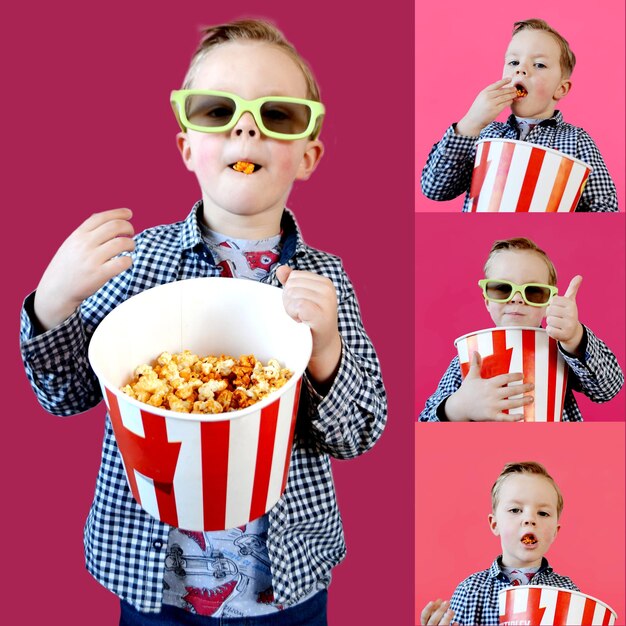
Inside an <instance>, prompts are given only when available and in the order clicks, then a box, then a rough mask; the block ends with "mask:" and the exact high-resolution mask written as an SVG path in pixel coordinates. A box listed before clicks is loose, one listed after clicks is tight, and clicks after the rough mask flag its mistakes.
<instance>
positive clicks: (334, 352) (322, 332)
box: [276, 265, 341, 383]
mask: <svg viewBox="0 0 626 626" xmlns="http://www.w3.org/2000/svg"><path fill="white" fill-rule="evenodd" d="M276 277H277V278H278V280H279V281H280V282H281V284H282V285H283V304H284V305H285V310H286V311H287V313H288V315H289V316H290V317H292V318H293V319H294V320H296V322H302V323H304V324H306V325H307V326H309V327H310V328H311V335H312V337H313V351H312V353H311V360H310V361H309V365H308V370H309V374H310V375H311V376H312V377H313V379H314V380H315V381H316V382H318V383H329V382H331V381H332V379H333V377H334V375H335V373H336V372H337V367H338V366H339V361H340V359H341V335H340V334H339V329H338V327H337V294H336V293H335V286H334V285H333V283H332V282H331V281H330V280H329V279H328V278H326V277H324V276H319V275H317V274H314V273H313V272H304V271H300V270H293V269H291V268H290V267H287V266H286V265H281V266H280V267H279V268H278V269H277V270H276Z"/></svg>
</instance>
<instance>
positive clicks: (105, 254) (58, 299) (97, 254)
mask: <svg viewBox="0 0 626 626" xmlns="http://www.w3.org/2000/svg"><path fill="white" fill-rule="evenodd" d="M132 215H133V214H132V212H131V211H130V209H112V210H110V211H104V212H102V213H94V214H93V215H92V216H91V217H90V218H88V219H87V220H85V221H84V222H83V223H82V224H81V225H80V226H79V227H78V228H77V229H76V230H75V231H74V232H73V233H72V234H71V235H70V236H69V237H68V238H67V239H66V240H65V241H64V242H63V243H62V244H61V247H60V248H59V249H58V251H57V253H56V254H55V255H54V257H53V258H52V261H50V264H49V265H48V267H47V268H46V271H45V272H44V273H43V276H42V277H41V280H40V282H39V286H38V287H37V291H36V293H35V302H34V309H35V315H36V316H37V320H38V321H39V324H40V325H41V326H42V328H43V329H44V330H49V329H50V328H54V327H55V326H58V325H59V324H61V323H62V322H63V321H65V320H66V319H67V318H68V317H69V316H70V315H71V314H72V313H73V312H74V311H75V310H76V308H77V307H78V306H80V303H81V302H82V301H83V300H85V298H88V297H89V296H91V295H92V294H94V293H95V292H96V291H98V289H100V287H102V285H104V284H105V283H106V282H107V281H108V280H109V279H110V278H113V276H116V275H117V274H120V273H121V272H123V271H124V270H127V269H128V268H129V267H130V266H131V265H132V260H131V258H130V257H128V256H124V257H117V255H118V254H120V253H121V252H130V251H132V250H134V248H135V242H134V241H133V240H132V239H131V237H132V236H133V234H134V231H133V227H132V225H131V223H130V222H129V221H128V220H130V218H131V217H132ZM114 257H117V258H114Z"/></svg>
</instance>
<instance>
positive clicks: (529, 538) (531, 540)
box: [521, 533, 538, 546]
mask: <svg viewBox="0 0 626 626" xmlns="http://www.w3.org/2000/svg"><path fill="white" fill-rule="evenodd" d="M521 542H522V543H523V544H525V545H527V546H534V545H535V544H536V543H537V542H538V539H537V537H535V535H533V534H532V533H526V534H525V535H524V536H523V537H522V539H521Z"/></svg>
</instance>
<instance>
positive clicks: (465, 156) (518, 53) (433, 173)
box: [421, 19, 618, 211]
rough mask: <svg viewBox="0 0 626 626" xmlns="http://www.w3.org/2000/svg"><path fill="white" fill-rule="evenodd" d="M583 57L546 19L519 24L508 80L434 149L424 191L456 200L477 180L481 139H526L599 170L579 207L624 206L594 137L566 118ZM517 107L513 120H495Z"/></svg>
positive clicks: (488, 90)
mask: <svg viewBox="0 0 626 626" xmlns="http://www.w3.org/2000/svg"><path fill="white" fill-rule="evenodd" d="M575 63H576V58H575V56H574V53H573V52H572V51H571V50H570V47H569V45H568V43H567V41H566V40H565V39H564V38H563V37H562V36H561V35H559V33H557V32H556V31H555V30H554V29H553V28H551V27H550V26H549V25H548V24H547V23H546V22H544V21H543V20H535V19H533V20H525V21H523V22H516V23H515V25H514V28H513V37H512V39H511V42H510V43H509V46H508V48H507V51H506V55H505V63H504V70H503V73H502V79H501V80H498V81H497V82H495V83H493V84H491V85H488V86H487V87H485V89H483V90H482V91H481V92H480V93H479V94H478V96H477V97H476V100H474V103H473V104H472V106H471V107H470V109H469V110H468V112H467V113H466V114H465V116H464V117H463V118H461V120H460V121H459V122H458V123H456V124H452V126H450V127H449V128H448V130H446V132H445V134H444V136H443V138H442V139H441V141H440V142H439V143H437V144H435V146H434V147H433V149H432V150H431V152H430V155H429V156H428V160H427V162H426V166H425V167H424V170H423V172H422V179H421V185H422V191H423V193H424V195H425V196H426V197H427V198H430V199H431V200H452V199H453V198H456V197H457V196H459V195H460V194H462V193H466V196H465V202H464V204H463V211H469V210H470V207H471V203H472V199H471V198H470V195H469V192H470V184H471V179H472V171H473V168H474V158H475V155H476V142H477V141H478V140H479V139H484V138H494V137H499V138H507V139H520V140H523V141H528V142H530V143H534V144H537V145H541V146H545V147H547V148H553V149H555V150H559V151H561V152H564V153H565V154H568V155H570V156H573V157H576V158H578V159H580V160H581V161H584V162H585V163H587V165H590V166H591V167H592V168H593V171H592V172H591V174H590V176H589V179H588V181H587V185H586V187H585V190H584V193H583V194H582V196H581V198H580V202H579V204H578V206H577V207H576V210H577V211H617V210H618V208H617V195H616V189H615V185H614V184H613V180H612V179H611V176H610V175H609V173H608V171H607V168H606V165H605V164H604V161H603V159H602V155H601V154H600V152H599V151H598V148H597V147H596V145H595V143H594V142H593V140H592V139H591V137H589V135H588V134H587V133H586V132H585V131H584V130H583V129H582V128H578V127H576V126H572V125H571V124H567V123H565V122H564V121H563V116H562V115H561V112H560V111H558V110H555V107H556V106H557V103H558V102H559V100H561V98H564V97H565V96H566V95H567V94H568V93H569V90H570V88H571V85H572V83H571V80H570V76H571V74H572V70H573V69H574V65H575ZM507 107H511V111H512V114H511V115H510V116H509V118H508V120H507V121H506V123H501V122H496V121H494V120H495V119H496V118H497V117H498V115H500V113H501V112H502V111H503V110H504V109H506V108H507Z"/></svg>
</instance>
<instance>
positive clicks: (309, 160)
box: [296, 139, 324, 180]
mask: <svg viewBox="0 0 626 626" xmlns="http://www.w3.org/2000/svg"><path fill="white" fill-rule="evenodd" d="M323 154H324V144H323V143H322V142H321V141H320V140H319V139H314V140H311V141H309V142H308V143H307V145H306V148H305V151H304V154H303V155H302V160H301V161H300V165H299V166H298V171H297V172H296V180H308V179H309V178H310V177H311V174H313V172H314V171H315V168H316V167H317V164H318V163H319V162H320V159H321V158H322V155H323Z"/></svg>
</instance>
